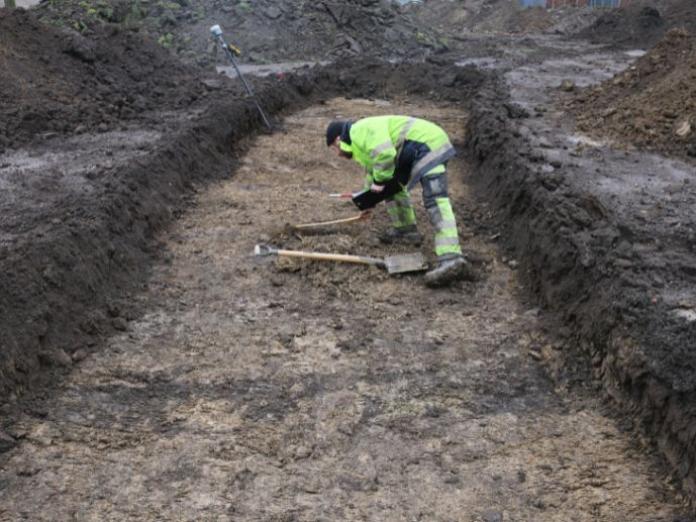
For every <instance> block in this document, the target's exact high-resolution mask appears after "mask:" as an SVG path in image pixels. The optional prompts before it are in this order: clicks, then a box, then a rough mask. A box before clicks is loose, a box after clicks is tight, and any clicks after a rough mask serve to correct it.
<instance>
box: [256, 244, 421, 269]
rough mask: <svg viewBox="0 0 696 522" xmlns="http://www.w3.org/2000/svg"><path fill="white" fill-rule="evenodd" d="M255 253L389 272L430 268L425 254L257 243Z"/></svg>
mask: <svg viewBox="0 0 696 522" xmlns="http://www.w3.org/2000/svg"><path fill="white" fill-rule="evenodd" d="M254 254H255V255H257V256H280V257H298V258H302V259H311V260H314V261H334V262H337V263H354V264H359V265H369V266H376V267H379V268H383V269H385V270H386V271H387V273H388V274H390V275H393V274H403V273H406V272H422V271H424V270H427V269H428V266H427V264H426V262H425V258H424V257H423V254H421V253H420V252H415V253H412V254H397V255H393V256H386V257H384V258H379V257H368V256H356V255H349V254H330V253H322V252H303V251H301V250H283V249H280V248H275V247H272V246H270V245H256V246H255V247H254Z"/></svg>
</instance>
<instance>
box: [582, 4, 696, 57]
mask: <svg viewBox="0 0 696 522" xmlns="http://www.w3.org/2000/svg"><path fill="white" fill-rule="evenodd" d="M675 27H682V28H684V29H686V30H688V31H689V32H691V33H693V32H694V31H696V3H694V2H693V0H669V1H668V0H663V1H659V0H658V1H654V0H653V1H642V2H637V3H634V4H631V5H629V6H628V7H626V8H622V9H612V10H608V11H606V12H605V13H603V14H602V15H601V16H600V17H599V18H597V20H596V21H595V22H594V23H593V24H592V25H590V26H589V27H587V28H585V29H583V30H582V31H580V32H579V33H578V36H579V37H581V38H586V39H588V40H590V41H591V42H593V43H600V44H608V45H620V46H626V47H632V46H633V47H642V48H646V47H651V46H653V45H655V43H657V42H658V41H659V40H660V39H661V38H662V37H663V36H664V35H665V33H666V32H667V31H668V30H669V29H670V28H675Z"/></svg>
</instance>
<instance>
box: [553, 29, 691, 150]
mask: <svg viewBox="0 0 696 522" xmlns="http://www.w3.org/2000/svg"><path fill="white" fill-rule="evenodd" d="M695 41H696V40H695V39H694V37H693V36H692V35H691V34H689V33H688V32H686V31H685V30H683V29H673V30H671V31H670V32H669V33H668V34H667V35H666V36H665V38H664V39H663V40H661V41H660V42H659V43H658V44H657V45H656V46H655V48H654V49H652V50H651V51H650V52H649V53H648V54H647V55H645V56H644V57H642V58H640V59H639V60H637V61H636V63H635V65H633V66H632V67H630V68H629V69H628V70H626V71H625V72H623V73H621V74H619V75H617V76H616V77H614V78H612V79H611V80H608V81H606V82H604V83H602V84H600V85H598V86H597V87H592V88H589V89H586V90H584V91H582V92H581V93H580V94H579V95H577V96H576V97H574V98H573V99H572V100H571V101H570V102H568V103H567V107H568V108H569V109H571V110H572V111H573V112H574V113H575V114H576V116H577V122H578V127H579V128H580V129H582V130H583V131H586V132H588V133H591V134H593V135H595V136H602V137H608V138H610V139H612V140H613V141H616V142H619V143H624V144H630V145H633V146H636V147H638V148H640V149H644V150H652V151H658V152H663V153H665V154H667V155H670V156H677V157H682V158H687V157H694V156H696V132H695V130H696V129H694V128H692V127H693V126H694V125H696V120H695V118H696V85H695V83H694V79H695V78H696V72H695V71H696V46H695V45H694V43H695Z"/></svg>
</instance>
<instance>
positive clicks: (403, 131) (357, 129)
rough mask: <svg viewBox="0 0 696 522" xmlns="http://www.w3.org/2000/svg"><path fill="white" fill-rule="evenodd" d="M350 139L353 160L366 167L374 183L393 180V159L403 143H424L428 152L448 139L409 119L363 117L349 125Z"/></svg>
mask: <svg viewBox="0 0 696 522" xmlns="http://www.w3.org/2000/svg"><path fill="white" fill-rule="evenodd" d="M350 139H351V150H352V152H353V159H354V160H355V161H357V162H358V163H359V164H360V165H362V166H363V167H365V169H366V170H367V173H368V174H369V175H370V176H371V177H372V179H373V180H374V182H375V183H377V184H384V183H386V182H388V181H389V180H390V179H392V178H393V177H394V170H395V166H396V157H397V155H398V154H399V152H400V151H401V147H402V146H403V144H404V142H405V141H406V140H409V141H415V142H419V143H424V144H426V145H427V146H428V147H429V148H430V150H431V151H436V150H442V149H443V147H444V148H447V145H449V137H448V136H447V133H446V132H445V131H444V130H442V129H441V128H440V127H438V126H437V125H435V124H434V123H431V122H429V121H427V120H421V119H418V118H411V117H409V116H372V117H369V118H363V119H361V120H358V121H356V122H355V123H354V124H353V125H352V126H351V128H350ZM449 147H451V145H449Z"/></svg>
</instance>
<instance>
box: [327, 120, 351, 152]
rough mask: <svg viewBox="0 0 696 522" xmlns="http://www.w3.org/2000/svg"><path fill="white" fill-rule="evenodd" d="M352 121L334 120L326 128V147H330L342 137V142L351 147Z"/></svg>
mask: <svg viewBox="0 0 696 522" xmlns="http://www.w3.org/2000/svg"><path fill="white" fill-rule="evenodd" d="M351 125H352V122H351V121H348V120H334V121H332V122H331V123H329V126H328V127H326V146H327V147H330V146H331V145H332V144H333V142H334V141H336V138H338V137H339V136H340V137H341V141H342V142H344V143H347V144H349V145H350V126H351Z"/></svg>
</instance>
